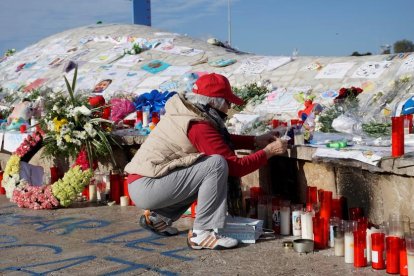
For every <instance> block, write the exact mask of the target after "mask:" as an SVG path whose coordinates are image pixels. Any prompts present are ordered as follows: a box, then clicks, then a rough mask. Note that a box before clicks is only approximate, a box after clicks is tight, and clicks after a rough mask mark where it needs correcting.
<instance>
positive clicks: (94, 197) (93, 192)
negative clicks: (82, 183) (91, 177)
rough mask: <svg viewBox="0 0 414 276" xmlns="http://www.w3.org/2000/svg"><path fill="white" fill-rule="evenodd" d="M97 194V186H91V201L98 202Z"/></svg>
mask: <svg viewBox="0 0 414 276" xmlns="http://www.w3.org/2000/svg"><path fill="white" fill-rule="evenodd" d="M96 198H97V194H96V185H95V184H89V201H90V202H96Z"/></svg>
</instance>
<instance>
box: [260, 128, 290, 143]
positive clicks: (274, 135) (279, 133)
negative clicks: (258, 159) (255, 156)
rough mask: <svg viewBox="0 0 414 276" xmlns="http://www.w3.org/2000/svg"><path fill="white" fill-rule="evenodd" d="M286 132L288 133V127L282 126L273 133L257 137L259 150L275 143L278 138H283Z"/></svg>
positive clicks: (272, 131) (273, 130)
mask: <svg viewBox="0 0 414 276" xmlns="http://www.w3.org/2000/svg"><path fill="white" fill-rule="evenodd" d="M285 131H286V127H283V126H280V127H277V128H275V129H272V130H271V131H269V132H267V133H265V134H262V135H259V136H256V137H255V142H256V146H257V147H258V148H264V147H266V146H267V145H268V144H270V143H272V142H273V141H276V138H277V137H281V136H283V134H284V133H285Z"/></svg>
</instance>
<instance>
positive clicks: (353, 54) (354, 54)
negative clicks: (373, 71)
mask: <svg viewBox="0 0 414 276" xmlns="http://www.w3.org/2000/svg"><path fill="white" fill-rule="evenodd" d="M370 55H372V54H371V53H370V52H366V53H359V52H358V51H355V52H353V53H352V54H351V56H353V57H362V56H370Z"/></svg>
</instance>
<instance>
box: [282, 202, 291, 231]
mask: <svg viewBox="0 0 414 276" xmlns="http://www.w3.org/2000/svg"><path fill="white" fill-rule="evenodd" d="M280 234H281V235H289V234H290V207H282V208H281V210H280Z"/></svg>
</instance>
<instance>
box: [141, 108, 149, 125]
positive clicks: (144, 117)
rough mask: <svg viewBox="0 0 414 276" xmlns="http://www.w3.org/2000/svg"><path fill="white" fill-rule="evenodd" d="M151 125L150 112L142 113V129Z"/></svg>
mask: <svg viewBox="0 0 414 276" xmlns="http://www.w3.org/2000/svg"><path fill="white" fill-rule="evenodd" d="M148 124H149V112H147V111H144V112H142V127H147V126H148Z"/></svg>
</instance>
